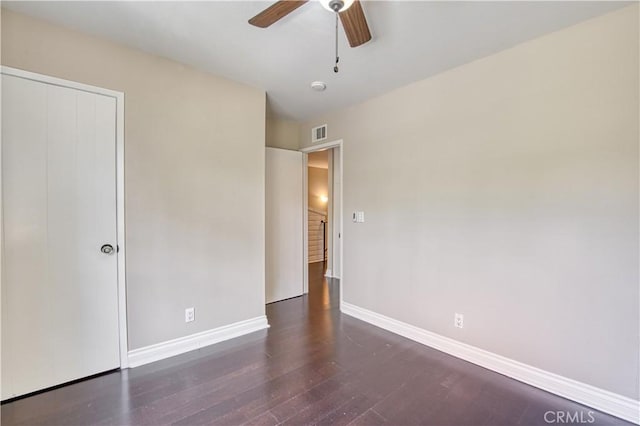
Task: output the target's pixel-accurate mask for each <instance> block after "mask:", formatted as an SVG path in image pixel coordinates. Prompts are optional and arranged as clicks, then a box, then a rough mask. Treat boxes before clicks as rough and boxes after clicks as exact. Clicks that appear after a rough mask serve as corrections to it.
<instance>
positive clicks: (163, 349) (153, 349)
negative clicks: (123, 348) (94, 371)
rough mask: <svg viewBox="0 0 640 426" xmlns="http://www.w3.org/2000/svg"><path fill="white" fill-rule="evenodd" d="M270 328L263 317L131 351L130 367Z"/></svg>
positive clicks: (129, 357)
mask: <svg viewBox="0 0 640 426" xmlns="http://www.w3.org/2000/svg"><path fill="white" fill-rule="evenodd" d="M268 327H269V324H268V323H267V317H266V316H264V315H263V316H260V317H256V318H252V319H248V320H245V321H239V322H236V323H233V324H229V325H225V326H222V327H218V328H214V329H211V330H207V331H203V332H200V333H195V334H191V335H189V336H185V337H180V338H177V339H173V340H168V341H166V342H162V343H157V344H155V345H151V346H145V347H144V348H140V349H135V350H132V351H129V354H128V359H129V367H130V368H133V367H138V366H140V365H144V364H149V363H150V362H154V361H159V360H161V359H165V358H170V357H172V356H176V355H180V354H182V353H185V352H189V351H193V350H195V349H199V348H203V347H205V346H209V345H213V344H214V343H219V342H222V341H224V340H229V339H233V338H234V337H239V336H242V335H244V334H249V333H253V332H254V331H258V330H262V329H265V328H268Z"/></svg>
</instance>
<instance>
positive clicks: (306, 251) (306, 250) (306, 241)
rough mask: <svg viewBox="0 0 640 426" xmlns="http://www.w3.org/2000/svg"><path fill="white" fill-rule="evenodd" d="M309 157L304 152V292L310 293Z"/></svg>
mask: <svg viewBox="0 0 640 426" xmlns="http://www.w3.org/2000/svg"><path fill="white" fill-rule="evenodd" d="M308 171H309V158H308V156H307V155H306V154H302V204H303V205H302V294H307V293H309V209H308V206H309V185H308V181H309V176H308Z"/></svg>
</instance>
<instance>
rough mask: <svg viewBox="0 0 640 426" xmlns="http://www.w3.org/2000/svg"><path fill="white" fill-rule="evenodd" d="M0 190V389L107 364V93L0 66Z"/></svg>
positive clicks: (112, 269)
mask: <svg viewBox="0 0 640 426" xmlns="http://www.w3.org/2000/svg"><path fill="white" fill-rule="evenodd" d="M2 190H3V197H2V208H3V229H4V235H3V240H4V241H3V244H4V248H3V269H2V305H3V306H2V308H3V309H2V399H7V398H11V397H14V396H18V395H23V394H26V393H29V392H33V391H36V390H40V389H43V388H47V387H50V386H54V385H57V384H61V383H64V382H68V381H71V380H75V379H78V378H82V377H86V376H89V375H92V374H96V373H99V372H103V371H107V370H111V369H114V368H118V367H119V366H120V357H119V331H118V330H119V329H118V287H117V256H116V254H115V250H116V248H117V245H116V101H115V99H114V98H111V97H108V96H102V95H97V94H93V93H88V92H84V91H80V90H75V89H70V88H66V87H60V86H55V85H50V84H46V83H42V82H36V81H32V80H28V79H24V78H19V77H14V76H8V75H3V76H2ZM103 245H110V246H111V247H113V249H114V251H113V252H111V253H104V252H102V251H101V247H102V246H103ZM105 251H107V252H108V251H109V248H108V247H105Z"/></svg>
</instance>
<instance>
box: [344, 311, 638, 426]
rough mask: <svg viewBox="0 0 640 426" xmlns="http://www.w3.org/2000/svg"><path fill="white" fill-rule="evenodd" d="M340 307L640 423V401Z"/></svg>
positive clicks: (406, 326)
mask: <svg viewBox="0 0 640 426" xmlns="http://www.w3.org/2000/svg"><path fill="white" fill-rule="evenodd" d="M340 310H341V311H342V312H343V313H345V314H347V315H350V316H352V317H355V318H358V319H360V320H362V321H365V322H368V323H370V324H373V325H375V326H377V327H380V328H383V329H385V330H388V331H391V332H392V333H395V334H399V335H401V336H404V337H406V338H408V339H411V340H414V341H416V342H418V343H422V344H423V345H427V346H430V347H432V348H435V349H437V350H439V351H442V352H445V353H448V354H449V355H453V356H455V357H457V358H461V359H464V360H465V361H469V362H471V363H474V364H477V365H479V366H482V367H484V368H487V369H489V370H493V371H495V372H497V373H500V374H503V375H505V376H508V377H511V378H513V379H516V380H518V381H521V382H523V383H527V384H529V385H532V386H535V387H537V388H540V389H543V390H546V391H548V392H551V393H554V394H556V395H560V396H562V397H564V398H568V399H571V400H573V401H576V402H579V403H581V404H584V405H587V406H589V407H593V408H595V409H596V410H600V411H603V412H605V413H608V414H611V415H613V416H616V417H619V418H621V419H624V420H627V421H630V422H633V423H636V424H640V401H636V400H633V399H631V398H628V397H626V396H622V395H619V394H616V393H613V392H609V391H607V390H604V389H600V388H597V387H595V386H591V385H588V384H586V383H582V382H578V381H576V380H573V379H569V378H567V377H563V376H560V375H558V374H554V373H551V372H548V371H545V370H541V369H539V368H536V367H532V366H530V365H527V364H523V363H521V362H518V361H514V360H512V359H509V358H506V357H503V356H501V355H497V354H494V353H492V352H488V351H485V350H483V349H479V348H476V347H475V346H471V345H468V344H466V343H462V342H459V341H457V340H454V339H451V338H448V337H444V336H441V335H439V334H436V333H432V332H430V331H427V330H424V329H422V328H418V327H415V326H413V325H410V324H407V323H404V322H401V321H398V320H395V319H393V318H389V317H386V316H384V315H380V314H377V313H375V312H373V311H370V310H368V309H364V308H360V307H358V306H355V305H352V304H350V303H346V302H342V304H341V305H340Z"/></svg>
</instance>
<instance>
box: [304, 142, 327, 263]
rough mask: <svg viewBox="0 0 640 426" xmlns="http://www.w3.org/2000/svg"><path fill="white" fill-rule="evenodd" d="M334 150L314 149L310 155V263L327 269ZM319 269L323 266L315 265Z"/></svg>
mask: <svg viewBox="0 0 640 426" xmlns="http://www.w3.org/2000/svg"><path fill="white" fill-rule="evenodd" d="M332 155H333V153H332V152H331V150H324V151H315V152H311V153H309V154H308V156H307V241H308V248H307V249H308V252H309V260H308V262H309V264H310V265H311V264H315V263H321V264H322V265H321V268H322V272H323V273H326V270H327V259H328V257H329V254H330V249H331V248H330V247H329V244H328V236H329V234H330V232H331V227H332V226H333V221H331V223H330V222H329V209H330V207H331V204H332V203H330V202H329V156H332ZM315 267H316V269H317V268H318V267H320V266H318V265H315Z"/></svg>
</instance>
